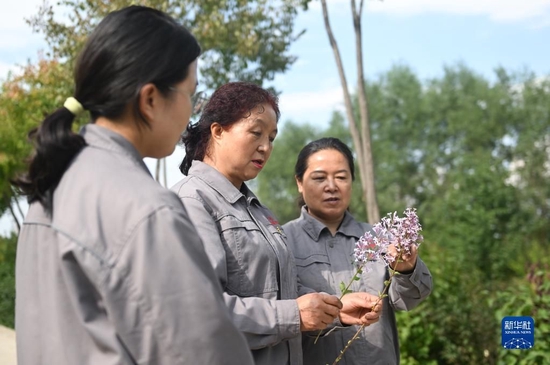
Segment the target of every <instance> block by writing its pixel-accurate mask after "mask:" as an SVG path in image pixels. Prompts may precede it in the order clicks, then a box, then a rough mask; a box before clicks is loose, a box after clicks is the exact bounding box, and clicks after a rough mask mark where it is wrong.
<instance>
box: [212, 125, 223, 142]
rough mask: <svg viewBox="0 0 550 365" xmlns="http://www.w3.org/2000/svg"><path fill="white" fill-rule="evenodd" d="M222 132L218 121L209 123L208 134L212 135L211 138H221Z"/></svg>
mask: <svg viewBox="0 0 550 365" xmlns="http://www.w3.org/2000/svg"><path fill="white" fill-rule="evenodd" d="M223 132H224V129H223V127H222V126H221V125H220V124H219V123H218V122H214V123H212V124H211V125H210V134H211V135H212V139H214V140H216V141H219V140H220V139H221V138H222V135H223Z"/></svg>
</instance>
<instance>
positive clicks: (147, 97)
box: [138, 84, 162, 123]
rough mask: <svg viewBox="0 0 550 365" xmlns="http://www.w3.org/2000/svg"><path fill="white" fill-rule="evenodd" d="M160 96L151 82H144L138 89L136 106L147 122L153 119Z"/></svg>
mask: <svg viewBox="0 0 550 365" xmlns="http://www.w3.org/2000/svg"><path fill="white" fill-rule="evenodd" d="M161 96H162V95H161V94H160V92H159V90H158V89H157V87H156V86H155V85H153V84H145V85H143V86H142V87H141V90H139V100H138V108H139V111H140V112H141V115H143V117H144V118H145V120H146V121H147V122H148V123H152V122H154V121H155V116H156V114H157V113H158V110H159V105H160V99H159V98H160V97H161Z"/></svg>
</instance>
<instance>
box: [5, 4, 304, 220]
mask: <svg viewBox="0 0 550 365" xmlns="http://www.w3.org/2000/svg"><path fill="white" fill-rule="evenodd" d="M134 3H136V2H135V1H128V0H114V1H101V0H89V1H88V0H61V1H58V2H57V3H56V5H55V6H52V5H48V3H47V2H45V3H44V4H43V5H42V7H41V8H40V10H39V12H38V14H37V15H36V16H34V17H32V18H31V19H30V20H29V21H28V22H29V24H30V25H31V26H32V27H33V29H34V31H36V32H38V33H41V34H43V35H44V37H45V39H46V41H47V44H48V50H47V51H46V53H45V54H44V55H42V56H41V57H40V59H39V60H38V62H36V63H33V64H28V65H26V66H24V67H23V68H22V70H21V72H20V73H17V74H15V75H11V76H9V77H8V80H7V81H6V82H5V83H4V84H3V85H2V87H1V94H0V120H1V123H0V146H1V149H0V177H1V180H0V181H1V183H0V214H1V213H3V212H4V211H5V210H6V209H9V208H10V207H11V204H12V203H13V201H14V198H15V195H14V191H13V190H12V189H11V186H10V184H9V180H10V179H11V178H13V177H14V176H15V175H16V174H18V173H20V172H21V171H23V169H24V161H25V160H26V158H27V157H28V156H29V153H30V150H31V146H30V145H29V144H28V143H27V142H26V135H27V132H28V131H29V130H30V129H32V128H33V127H36V126H37V125H38V124H39V123H40V121H41V120H42V119H43V117H44V115H45V114H47V113H50V112H52V111H53V110H55V109H56V108H58V107H60V106H61V105H62V103H63V101H64V100H65V98H66V97H68V96H70V95H71V94H72V88H73V86H72V70H73V65H74V61H75V57H76V55H77V54H78V52H79V50H80V49H81V47H82V46H83V43H84V41H85V40H86V37H87V36H88V34H89V33H90V32H91V31H92V29H93V28H94V27H95V26H96V25H97V23H98V22H99V21H100V19H102V18H103V17H104V16H105V15H106V14H107V13H108V12H110V11H113V10H116V9H119V8H121V7H124V6H127V5H130V4H134ZM138 3H139V4H141V5H148V6H151V7H155V8H157V9H161V10H164V11H166V12H168V13H170V14H171V15H173V16H174V17H175V18H176V19H178V20H179V21H180V22H181V23H182V24H184V25H185V26H187V27H188V28H189V29H191V31H193V33H194V34H195V35H196V37H197V38H198V40H199V42H200V43H201V45H202V48H203V55H202V56H201V60H200V70H201V72H200V73H201V79H200V83H201V85H202V86H201V87H204V88H207V89H214V88H216V87H217V86H219V85H221V84H223V83H225V82H227V81H229V80H247V81H251V82H255V83H258V84H262V83H263V82H264V81H266V80H271V79H273V77H274V76H275V74H277V73H279V72H284V71H286V70H287V69H288V67H290V65H292V63H293V62H294V61H295V59H296V58H295V57H294V56H292V55H291V54H290V53H289V47H290V45H291V44H292V42H294V41H295V40H296V39H297V38H298V37H299V36H300V35H301V34H302V32H295V31H294V19H295V16H296V14H297V7H298V6H299V5H300V4H301V2H300V1H297V0H282V1H270V0H224V1H220V0H215V1H214V0H208V1H204V0H200V1H198V0H182V1H167V0H148V1H139V2H138ZM65 14H66V16H62V15H65ZM60 15H61V16H60ZM59 19H62V20H59ZM85 122H87V120H86V119H85V118H81V119H80V120H79V123H76V124H77V125H76V126H75V128H78V125H79V124H83V123H85ZM12 209H13V208H12Z"/></svg>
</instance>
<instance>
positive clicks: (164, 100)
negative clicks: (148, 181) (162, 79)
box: [151, 60, 197, 158]
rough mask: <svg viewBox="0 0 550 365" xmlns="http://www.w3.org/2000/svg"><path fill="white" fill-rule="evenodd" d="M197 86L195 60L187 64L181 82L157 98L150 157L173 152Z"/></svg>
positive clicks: (158, 156)
mask: <svg viewBox="0 0 550 365" xmlns="http://www.w3.org/2000/svg"><path fill="white" fill-rule="evenodd" d="M196 88H197V60H195V61H193V62H192V63H191V64H190V65H189V69H188V75H187V77H186V78H185V80H183V81H182V82H180V83H178V84H176V85H174V87H173V89H172V92H171V94H170V95H169V96H166V97H161V98H159V102H158V105H159V107H158V109H159V111H158V112H157V114H156V116H157V118H156V120H157V121H158V122H157V123H155V124H156V125H155V128H154V131H155V140H154V141H153V142H154V145H155V146H156V149H157V150H156V151H155V154H153V155H152V156H151V157H156V158H162V157H165V156H168V155H170V154H171V153H172V152H174V149H175V147H176V144H177V143H178V141H179V140H180V138H181V134H182V133H183V131H184V130H185V128H187V124H189V118H191V112H192V109H193V103H192V97H193V94H194V93H195V91H196Z"/></svg>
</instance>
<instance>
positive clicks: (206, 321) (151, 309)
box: [15, 125, 253, 365]
mask: <svg viewBox="0 0 550 365" xmlns="http://www.w3.org/2000/svg"><path fill="white" fill-rule="evenodd" d="M81 133H82V134H83V136H84V138H85V140H86V142H87V144H88V146H86V147H85V148H84V149H83V150H82V151H81V152H80V153H79V154H78V155H77V157H76V158H75V159H74V161H73V163H72V164H71V165H70V167H69V168H68V170H67V171H66V172H65V174H64V175H63V177H62V179H61V181H60V183H59V185H58V187H57V189H56V190H55V193H54V195H53V214H51V215H50V214H49V213H47V212H46V211H44V210H43V208H42V206H41V205H40V204H39V203H33V204H31V206H30V209H29V213H28V215H27V217H26V218H25V222H24V224H23V229H22V230H21V234H20V236H19V241H18V248H17V263H16V290H17V297H16V322H15V324H16V336H17V358H18V359H17V360H18V364H19V365H40V364H44V365H52V364H55V365H65V364H66V365H75V364H78V365H83V364H93V365H96V364H101V365H111V364H155V365H162V364H166V365H173V364H189V365H191V364H192V365H197V364H228V365H229V364H234V365H240V364H252V363H253V362H252V358H251V356H250V352H249V350H248V347H247V345H246V342H245V339H244V337H243V336H242V335H241V334H240V333H239V331H238V330H237V328H236V327H235V326H234V325H233V323H232V321H231V318H230V316H229V313H228V311H227V308H226V307H225V303H224V301H223V297H222V291H221V287H220V285H219V283H218V281H217V278H216V277H215V276H214V272H213V270H212V268H211V266H210V265H209V262H208V258H207V257H206V254H205V252H204V247H203V246H202V243H201V241H200V239H199V237H198V235H197V232H196V230H195V229H194V228H193V225H192V224H191V222H190V221H189V218H188V215H187V213H186V211H185V209H184V207H183V206H182V204H181V202H180V201H179V199H178V198H177V197H176V195H175V194H174V193H173V192H171V191H169V190H167V189H164V188H162V187H161V186H160V185H159V184H158V183H157V182H156V181H154V179H153V178H152V177H151V175H150V173H149V171H148V170H147V167H146V166H145V164H144V163H143V161H142V159H141V157H140V155H139V153H138V152H137V150H136V149H135V148H134V147H133V146H132V145H131V144H130V143H129V142H128V141H127V140H126V139H124V138H123V137H122V136H121V135H119V134H117V133H114V132H112V131H109V130H107V129H105V128H102V127H99V126H96V125H88V126H86V127H84V128H83V131H82V132H81Z"/></svg>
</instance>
